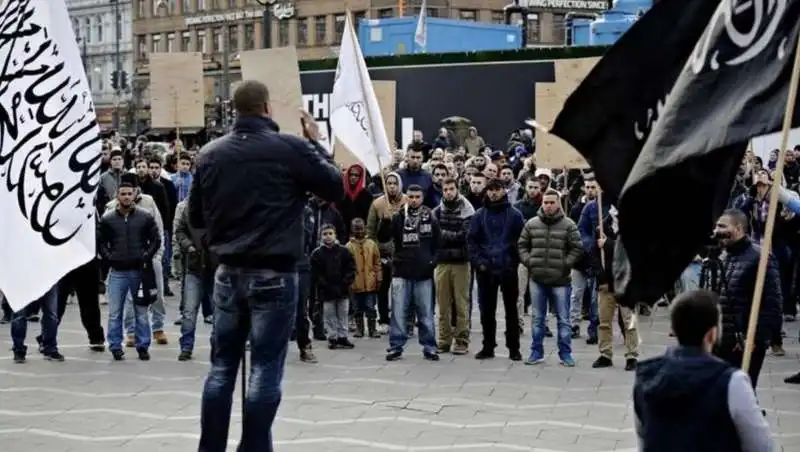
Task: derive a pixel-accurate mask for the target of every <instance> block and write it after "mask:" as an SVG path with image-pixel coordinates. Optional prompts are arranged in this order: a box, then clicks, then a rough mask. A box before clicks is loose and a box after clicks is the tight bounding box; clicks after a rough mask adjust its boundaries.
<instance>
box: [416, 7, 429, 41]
mask: <svg viewBox="0 0 800 452" xmlns="http://www.w3.org/2000/svg"><path fill="white" fill-rule="evenodd" d="M425 3H426V2H425V0H422V7H421V8H420V9H419V19H417V29H416V30H415V31H414V42H416V43H417V45H418V46H420V47H422V48H423V49H424V48H425V47H426V45H427V43H428V24H427V23H426V20H425V19H427V16H428V11H427V8H426V4H425Z"/></svg>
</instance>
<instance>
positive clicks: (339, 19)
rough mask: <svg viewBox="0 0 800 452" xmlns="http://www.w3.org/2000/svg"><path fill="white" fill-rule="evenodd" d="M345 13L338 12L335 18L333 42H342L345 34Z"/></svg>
mask: <svg viewBox="0 0 800 452" xmlns="http://www.w3.org/2000/svg"><path fill="white" fill-rule="evenodd" d="M344 23H345V17H344V14H337V15H336V16H334V18H333V25H334V27H333V43H334V44H340V43H341V42H342V35H343V34H344Z"/></svg>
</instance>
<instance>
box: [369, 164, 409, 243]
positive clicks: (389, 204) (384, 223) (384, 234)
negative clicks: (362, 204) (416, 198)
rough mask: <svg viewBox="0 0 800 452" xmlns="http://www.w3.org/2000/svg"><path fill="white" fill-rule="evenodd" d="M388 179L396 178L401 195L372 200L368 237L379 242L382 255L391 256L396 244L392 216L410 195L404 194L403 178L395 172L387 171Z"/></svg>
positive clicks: (382, 196)
mask: <svg viewBox="0 0 800 452" xmlns="http://www.w3.org/2000/svg"><path fill="white" fill-rule="evenodd" d="M384 177H385V178H386V179H389V178H394V179H395V180H396V181H397V183H398V185H399V188H400V195H398V196H397V197H396V198H395V199H389V196H388V195H381V196H379V197H378V198H377V199H375V201H373V202H372V206H370V208H369V214H367V237H369V238H371V239H372V240H375V242H377V243H378V248H379V249H380V251H381V256H382V257H390V256H391V255H392V250H393V249H394V244H393V243H392V235H391V229H392V217H393V216H394V215H395V214H397V212H398V211H400V209H401V208H402V207H403V206H404V205H405V204H406V202H408V197H407V196H406V195H405V194H403V179H402V178H401V177H400V175H399V174H397V173H395V172H391V173H387V174H386V176H384Z"/></svg>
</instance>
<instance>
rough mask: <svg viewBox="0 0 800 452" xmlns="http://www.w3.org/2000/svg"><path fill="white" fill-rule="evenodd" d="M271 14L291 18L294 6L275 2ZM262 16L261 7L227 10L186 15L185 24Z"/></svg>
mask: <svg viewBox="0 0 800 452" xmlns="http://www.w3.org/2000/svg"><path fill="white" fill-rule="evenodd" d="M271 8H272V15H273V16H274V17H275V18H276V19H278V20H285V19H291V18H292V17H294V15H295V8H294V5H293V4H292V3H286V2H277V3H274V4H273V5H272V6H271ZM262 17H264V10H263V9H249V10H243V11H229V12H225V13H215V14H204V15H202V16H192V17H187V18H186V20H185V23H186V26H187V27H188V26H193V25H207V24H223V23H226V22H238V21H242V20H247V19H260V18H262Z"/></svg>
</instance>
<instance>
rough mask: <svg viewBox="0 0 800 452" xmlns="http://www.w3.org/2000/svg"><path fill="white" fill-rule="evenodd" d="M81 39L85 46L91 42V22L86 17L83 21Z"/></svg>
mask: <svg viewBox="0 0 800 452" xmlns="http://www.w3.org/2000/svg"><path fill="white" fill-rule="evenodd" d="M83 39H85V40H86V43H87V44H88V43H90V42H92V20H91V19H89V18H88V17H87V18H86V19H84V20H83Z"/></svg>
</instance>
